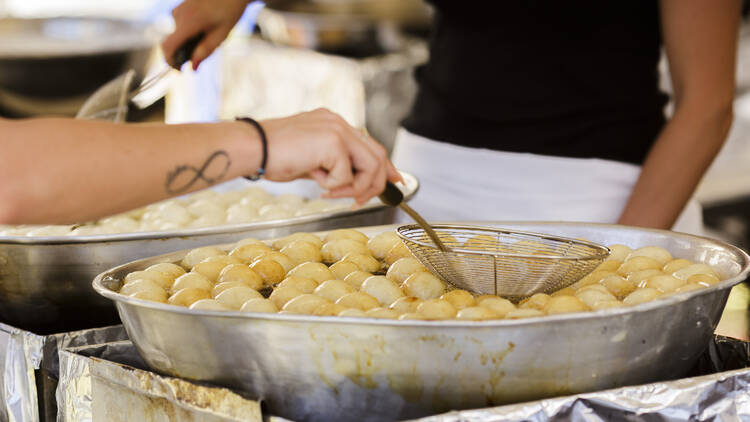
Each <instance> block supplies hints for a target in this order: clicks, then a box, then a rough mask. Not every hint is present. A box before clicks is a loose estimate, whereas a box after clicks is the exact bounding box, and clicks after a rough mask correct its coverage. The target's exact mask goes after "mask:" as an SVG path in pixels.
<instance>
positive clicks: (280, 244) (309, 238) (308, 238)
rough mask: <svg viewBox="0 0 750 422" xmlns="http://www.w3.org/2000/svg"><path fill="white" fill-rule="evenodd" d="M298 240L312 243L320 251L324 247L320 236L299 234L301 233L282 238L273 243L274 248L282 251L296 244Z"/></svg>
mask: <svg viewBox="0 0 750 422" xmlns="http://www.w3.org/2000/svg"><path fill="white" fill-rule="evenodd" d="M297 240H301V241H303V242H307V243H311V244H313V245H315V247H316V248H318V249H320V248H321V247H322V246H323V241H322V240H321V239H320V237H319V236H318V235H316V234H312V233H304V232H299V233H294V234H290V235H289V236H286V237H282V238H281V239H278V240H275V241H274V242H273V247H274V248H276V249H279V250H281V249H283V248H284V247H285V246H287V245H288V244H290V243H292V242H295V241H297Z"/></svg>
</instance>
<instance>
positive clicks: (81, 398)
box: [57, 341, 262, 422]
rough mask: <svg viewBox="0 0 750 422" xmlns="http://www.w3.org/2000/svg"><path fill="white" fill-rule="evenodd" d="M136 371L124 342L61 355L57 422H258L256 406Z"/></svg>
mask: <svg viewBox="0 0 750 422" xmlns="http://www.w3.org/2000/svg"><path fill="white" fill-rule="evenodd" d="M186 347H189V345H186ZM139 368H145V363H143V361H141V360H140V357H139V356H138V353H137V352H136V350H135V347H134V346H133V344H132V343H131V342H129V341H120V342H113V343H108V344H105V345H96V346H82V347H75V348H70V349H67V350H61V351H60V381H59V384H58V389H57V402H58V415H57V420H58V421H59V422H72V421H92V420H106V421H112V422H117V421H136V420H137V421H144V422H147V421H157V420H158V421H161V420H166V419H168V420H179V421H193V420H194V421H208V422H212V421H258V422H260V421H261V420H262V415H261V408H260V402H258V401H254V400H250V399H247V398H245V397H242V396H240V395H239V394H236V393H234V392H232V391H230V390H228V389H225V388H216V387H210V386H204V385H199V384H195V383H192V382H189V381H185V380H181V379H178V378H171V377H165V376H161V375H159V374H156V373H154V372H150V371H147V370H143V369H139Z"/></svg>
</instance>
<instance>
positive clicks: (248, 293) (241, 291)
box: [216, 286, 263, 310]
mask: <svg viewBox="0 0 750 422" xmlns="http://www.w3.org/2000/svg"><path fill="white" fill-rule="evenodd" d="M262 298H263V295H261V294H260V293H258V291H257V290H255V289H251V288H250V287H247V286H238V287H230V288H229V289H226V290H224V291H223V292H221V293H219V294H218V295H217V296H216V301H217V302H219V303H221V304H222V305H224V306H226V307H227V308H229V309H235V310H237V309H240V308H241V307H242V304H243V303H245V302H247V301H248V300H250V299H262Z"/></svg>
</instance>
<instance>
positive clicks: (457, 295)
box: [440, 289, 477, 310]
mask: <svg viewBox="0 0 750 422" xmlns="http://www.w3.org/2000/svg"><path fill="white" fill-rule="evenodd" d="M440 299H443V300H447V301H448V302H450V304H451V305H453V307H454V308H456V309H458V310H461V309H463V308H469V307H472V306H476V304H477V301H476V300H474V296H473V295H472V294H471V293H469V292H467V291H466V290H461V289H456V290H451V291H449V292H447V293H444V294H443V295H442V296H440Z"/></svg>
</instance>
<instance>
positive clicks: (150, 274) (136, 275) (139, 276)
mask: <svg viewBox="0 0 750 422" xmlns="http://www.w3.org/2000/svg"><path fill="white" fill-rule="evenodd" d="M180 269H182V268H180ZM183 273H184V271H183ZM135 280H151V281H153V282H154V283H156V284H158V285H160V286H161V287H163V288H165V289H168V288H169V286H171V285H172V283H173V282H174V278H173V277H171V276H169V275H167V274H164V273H162V272H159V271H151V270H146V271H133V272H132V273H130V274H128V275H126V276H125V280H123V282H124V284H128V283H131V282H133V281H135Z"/></svg>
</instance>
